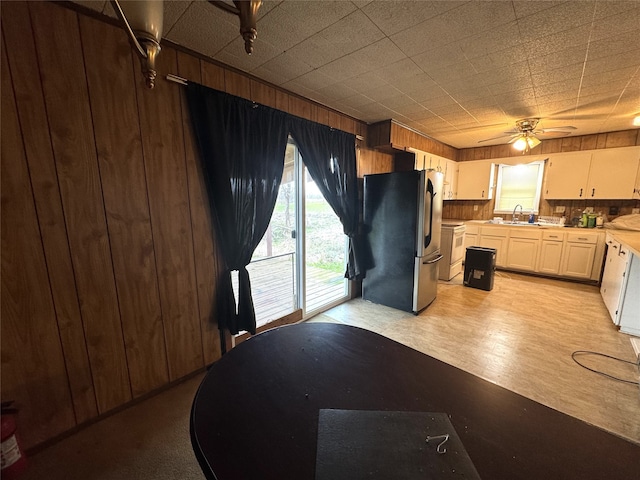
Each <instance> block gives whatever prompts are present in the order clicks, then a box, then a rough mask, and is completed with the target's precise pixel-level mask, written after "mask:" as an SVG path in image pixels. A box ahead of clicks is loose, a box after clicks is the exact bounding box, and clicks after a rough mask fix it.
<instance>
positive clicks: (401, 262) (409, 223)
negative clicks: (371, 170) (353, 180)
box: [362, 170, 443, 314]
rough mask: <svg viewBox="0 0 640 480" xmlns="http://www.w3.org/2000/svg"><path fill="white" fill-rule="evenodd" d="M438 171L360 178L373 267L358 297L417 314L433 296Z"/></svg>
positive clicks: (439, 191) (439, 204) (437, 237)
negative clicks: (361, 179) (362, 183)
mask: <svg viewBox="0 0 640 480" xmlns="http://www.w3.org/2000/svg"><path fill="white" fill-rule="evenodd" d="M442 185H443V174H442V173H440V172H436V171H435V170H420V171H417V170H414V171H410V172H395V173H383V174H376V175H365V177H364V226H365V232H366V234H367V239H368V245H369V248H370V251H371V254H372V264H373V267H372V268H370V269H369V270H367V272H366V276H365V278H364V280H363V282H362V297H363V298H364V299H365V300H369V301H371V302H373V303H379V304H382V305H387V306H389V307H394V308H397V309H400V310H405V311H407V312H413V313H415V314H417V313H418V312H420V311H421V310H423V309H424V308H426V307H427V306H428V305H429V304H430V303H431V302H433V301H434V300H435V298H436V289H437V284H438V262H439V261H440V260H441V259H442V255H441V254H440V229H441V224H442V197H443V193H442Z"/></svg>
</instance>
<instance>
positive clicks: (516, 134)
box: [478, 132, 520, 143]
mask: <svg viewBox="0 0 640 480" xmlns="http://www.w3.org/2000/svg"><path fill="white" fill-rule="evenodd" d="M519 135H520V133H510V132H509V133H508V134H507V135H500V136H499V137H492V138H485V139H484V140H479V141H478V143H482V142H488V141H490V140H499V139H501V138H506V137H517V136H519Z"/></svg>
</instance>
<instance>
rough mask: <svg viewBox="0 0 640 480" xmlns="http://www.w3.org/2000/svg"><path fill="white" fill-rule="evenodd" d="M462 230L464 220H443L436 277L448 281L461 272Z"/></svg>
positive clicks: (463, 229) (462, 256) (462, 252)
mask: <svg viewBox="0 0 640 480" xmlns="http://www.w3.org/2000/svg"><path fill="white" fill-rule="evenodd" d="M464 231H465V226H464V222H458V221H446V220H443V222H442V234H441V235H442V236H441V240H440V253H442V256H443V258H442V260H441V261H440V269H439V272H440V273H439V275H438V279H440V280H447V281H448V280H451V279H452V278H453V277H455V276H456V275H458V274H459V273H461V272H462V261H463V260H464Z"/></svg>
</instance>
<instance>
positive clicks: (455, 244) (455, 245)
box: [451, 229, 464, 264]
mask: <svg viewBox="0 0 640 480" xmlns="http://www.w3.org/2000/svg"><path fill="white" fill-rule="evenodd" d="M456 230H458V229H456ZM462 257H464V230H463V229H461V230H460V231H454V233H453V239H452V242H451V263H452V264H453V263H456V262H457V261H458V260H462Z"/></svg>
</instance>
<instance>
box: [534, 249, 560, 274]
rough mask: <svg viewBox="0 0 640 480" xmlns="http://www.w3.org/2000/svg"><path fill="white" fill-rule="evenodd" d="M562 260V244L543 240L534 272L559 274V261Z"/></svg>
mask: <svg viewBox="0 0 640 480" xmlns="http://www.w3.org/2000/svg"><path fill="white" fill-rule="evenodd" d="M561 260H562V242H561V241H556V240H543V241H542V245H541V246H540V258H539V259H538V268H537V270H536V271H538V272H540V273H547V274H549V275H559V274H560V261H561Z"/></svg>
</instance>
